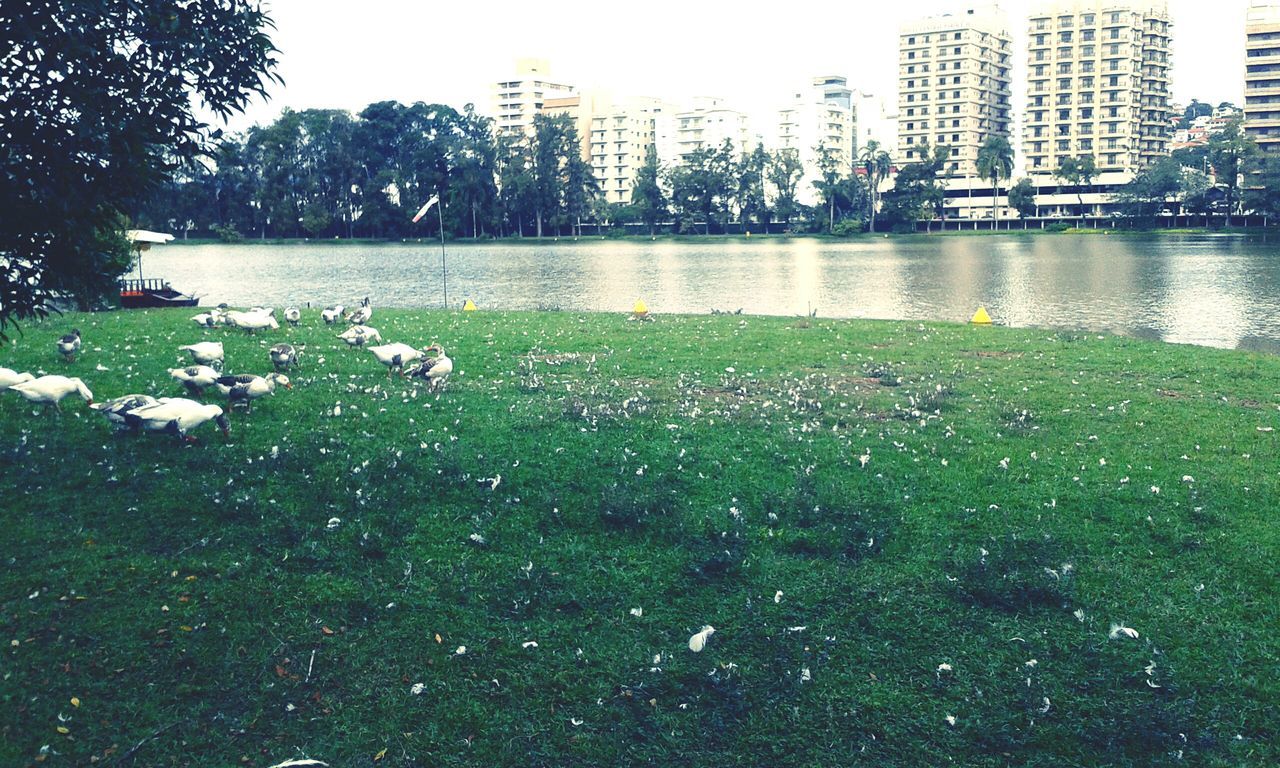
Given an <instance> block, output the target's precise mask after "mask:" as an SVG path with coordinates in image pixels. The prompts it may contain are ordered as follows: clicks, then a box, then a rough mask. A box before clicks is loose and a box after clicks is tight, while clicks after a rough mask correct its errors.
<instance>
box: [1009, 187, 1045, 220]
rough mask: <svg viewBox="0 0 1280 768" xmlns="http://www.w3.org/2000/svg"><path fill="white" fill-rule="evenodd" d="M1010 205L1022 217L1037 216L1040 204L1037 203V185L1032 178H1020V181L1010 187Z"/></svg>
mask: <svg viewBox="0 0 1280 768" xmlns="http://www.w3.org/2000/svg"><path fill="white" fill-rule="evenodd" d="M1009 205H1010V206H1011V207H1013V208H1014V209H1015V210H1016V211H1017V212H1018V216H1019V217H1020V218H1023V219H1026V218H1029V217H1031V216H1035V215H1036V213H1037V212H1038V211H1039V209H1040V206H1038V205H1036V185H1035V184H1033V183H1032V182H1031V179H1018V183H1017V184H1014V185H1013V186H1012V187H1010V188H1009Z"/></svg>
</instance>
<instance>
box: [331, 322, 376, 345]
mask: <svg viewBox="0 0 1280 768" xmlns="http://www.w3.org/2000/svg"><path fill="white" fill-rule="evenodd" d="M338 338H340V339H342V340H343V341H345V342H347V344H348V345H350V346H353V347H363V346H365V345H366V344H369V343H371V342H375V341H377V342H381V341H382V334H380V333H378V329H377V328H373V327H370V326H368V325H353V326H351V327H350V328H348V329H347V330H345V331H343V332H342V333H340V334H338Z"/></svg>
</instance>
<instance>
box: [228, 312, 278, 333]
mask: <svg viewBox="0 0 1280 768" xmlns="http://www.w3.org/2000/svg"><path fill="white" fill-rule="evenodd" d="M227 324H228V325H233V326H235V327H236V328H243V329H244V330H245V331H246V332H247V333H249V334H252V333H253V332H254V331H262V330H266V329H267V328H270V329H271V330H273V331H274V330H275V329H277V328H279V327H280V323H278V322H276V318H275V316H274V315H272V314H270V312H267V311H262V312H228V313H227Z"/></svg>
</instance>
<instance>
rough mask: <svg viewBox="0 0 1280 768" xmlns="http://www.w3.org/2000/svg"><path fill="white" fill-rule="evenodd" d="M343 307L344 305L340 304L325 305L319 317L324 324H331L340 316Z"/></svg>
mask: <svg viewBox="0 0 1280 768" xmlns="http://www.w3.org/2000/svg"><path fill="white" fill-rule="evenodd" d="M345 309H346V307H344V306H342V305H341V304H335V305H333V306H332V307H325V308H324V310H323V311H321V312H320V319H321V320H324V324H325V325H333V324H334V323H336V322H338V318H340V317H342V311H343V310H345Z"/></svg>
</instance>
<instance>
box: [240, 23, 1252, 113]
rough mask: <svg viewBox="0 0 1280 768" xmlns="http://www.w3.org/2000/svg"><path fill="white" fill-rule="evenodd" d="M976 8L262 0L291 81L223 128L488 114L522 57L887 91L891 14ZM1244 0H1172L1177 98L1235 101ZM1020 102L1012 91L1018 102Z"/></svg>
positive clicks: (704, 90)
mask: <svg viewBox="0 0 1280 768" xmlns="http://www.w3.org/2000/svg"><path fill="white" fill-rule="evenodd" d="M973 5H974V4H973V3H964V2H945V1H943V0H897V1H896V2H865V3H854V2H833V1H832V0H784V1H783V2H770V3H761V4H760V6H759V7H762V8H764V9H767V11H766V10H756V7H754V4H747V3H742V2H738V1H736V0H735V1H734V2H720V1H718V0H716V1H712V2H708V1H706V0H640V2H622V3H618V4H616V5H615V4H613V3H608V2H600V0H595V1H594V2H587V1H585V0H524V1H523V2H521V1H517V2H509V1H507V0H497V1H494V0H490V1H488V2H486V1H485V0H447V1H445V2H442V1H441V0H435V1H432V0H428V1H427V2H414V3H409V2H400V1H395V2H393V1H392V0H362V2H358V3H353V2H350V1H349V0H344V2H337V0H269V2H268V8H269V12H270V14H271V16H272V17H273V18H274V20H275V22H276V27H277V29H276V32H275V33H274V34H273V35H272V38H273V39H274V40H275V42H276V45H277V47H279V48H280V51H281V53H280V59H281V63H280V69H279V72H280V74H281V75H282V76H283V77H284V79H285V84H284V85H279V86H273V87H272V89H271V99H270V101H269V102H267V103H262V102H261V101H256V102H255V103H254V104H253V105H252V106H251V107H250V108H249V110H248V112H247V113H246V114H245V115H244V116H241V117H239V118H237V119H235V120H233V121H232V123H231V124H230V127H231V128H232V129H234V130H240V129H243V128H246V127H248V126H249V125H251V124H253V123H267V122H270V121H271V120H272V119H274V117H275V116H276V115H277V114H279V112H280V110H281V109H282V108H284V107H291V108H293V109H306V108H311V107H317V108H321V107H323V108H342V109H349V110H352V111H353V112H356V111H359V110H360V109H362V108H363V107H364V106H365V105H366V104H369V103H370V102H374V101H381V100H385V99H395V100H399V101H401V102H405V103H411V102H414V101H427V102H440V103H445V104H450V105H453V106H455V107H459V108H460V107H461V106H462V105H463V104H465V103H467V102H474V103H475V104H476V106H477V107H478V108H479V109H480V111H482V112H484V113H486V114H487V113H489V112H490V111H491V110H490V107H489V104H490V87H491V84H492V83H493V82H495V81H497V80H499V79H501V78H504V77H506V76H508V75H509V74H510V73H511V72H512V71H513V67H514V61H515V59H516V58H517V57H520V56H535V57H539V58H545V59H547V60H549V61H550V62H551V67H552V74H553V75H554V76H555V79H557V80H560V81H563V82H568V83H570V84H573V85H577V86H579V87H599V88H604V89H606V90H608V91H610V92H612V93H615V94H618V95H646V96H659V97H663V98H666V99H669V100H673V101H676V102H677V103H679V102H681V101H684V100H686V99H688V98H689V97H691V96H695V95H717V96H724V97H725V98H727V99H729V100H730V101H732V102H733V103H734V104H735V105H740V106H739V107H738V108H740V109H743V110H744V111H747V112H750V113H752V114H753V115H762V114H767V113H768V112H769V111H770V110H772V109H774V108H775V107H776V106H777V105H778V104H780V103H781V102H783V101H784V100H785V98H786V96H787V94H788V93H789V92H792V91H795V90H797V89H799V88H800V87H802V86H803V85H804V84H805V83H806V81H807V80H808V79H809V78H810V77H812V76H813V75H815V74H824V73H834V74H845V75H847V76H848V77H849V83H850V85H851V86H852V87H854V88H858V89H861V90H863V91H866V92H871V93H875V94H877V95H884V96H886V97H888V98H889V99H890V101H893V100H894V99H896V62H897V30H898V26H899V24H901V23H902V22H903V21H906V20H910V19H913V18H917V17H920V16H926V15H929V14H933V13H938V12H952V13H959V12H963V11H964V10H965V9H966V8H969V7H973ZM1030 5H1031V2H1030V0H1009V1H1008V2H1003V3H1001V7H1002V8H1004V10H1005V11H1006V12H1007V13H1008V15H1009V19H1010V26H1011V28H1012V30H1013V32H1014V56H1015V65H1016V68H1015V71H1014V76H1015V80H1020V79H1021V78H1022V74H1021V73H1022V71H1023V69H1025V66H1024V65H1025V61H1024V60H1023V59H1024V55H1025V54H1024V48H1023V38H1024V37H1025V28H1026V21H1025V19H1026V16H1027V10H1028V8H1029V7H1030ZM1247 5H1248V0H1210V1H1209V2H1206V1H1205V0H1169V7H1170V10H1171V12H1172V15H1173V23H1174V29H1173V60H1174V64H1173V67H1174V68H1173V95H1174V99H1175V100H1176V101H1178V102H1180V103H1183V104H1185V103H1186V102H1188V101H1190V100H1191V98H1192V97H1196V98H1199V99H1201V100H1202V101H1211V102H1213V103H1215V104H1216V103H1217V102H1220V101H1233V102H1236V103H1237V104H1238V103H1240V102H1241V101H1242V94H1243V91H1244V84H1243V79H1244V75H1243V72H1244V17H1245V10H1246V7H1247ZM1020 92H1021V89H1020V88H1019V89H1016V90H1015V95H1016V94H1018V93H1020ZM1022 106H1023V104H1022V103H1021V99H1020V98H1018V99H1017V100H1016V103H1015V108H1016V110H1017V111H1018V112H1019V113H1020V112H1021V109H1022ZM757 130H759V129H757Z"/></svg>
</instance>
